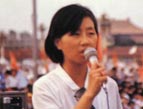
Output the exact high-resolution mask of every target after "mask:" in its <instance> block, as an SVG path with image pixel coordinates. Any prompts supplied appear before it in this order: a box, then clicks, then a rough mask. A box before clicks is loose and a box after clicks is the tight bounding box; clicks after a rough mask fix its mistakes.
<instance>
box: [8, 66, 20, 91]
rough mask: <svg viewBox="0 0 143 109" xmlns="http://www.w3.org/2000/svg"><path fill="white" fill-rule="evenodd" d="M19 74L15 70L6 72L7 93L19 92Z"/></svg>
mask: <svg viewBox="0 0 143 109" xmlns="http://www.w3.org/2000/svg"><path fill="white" fill-rule="evenodd" d="M16 75H17V72H16V71H15V70H13V69H12V70H6V72H5V87H6V91H16V90H18V80H17V78H16Z"/></svg>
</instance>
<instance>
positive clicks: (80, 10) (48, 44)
mask: <svg viewBox="0 0 143 109" xmlns="http://www.w3.org/2000/svg"><path fill="white" fill-rule="evenodd" d="M85 17H90V18H91V20H92V21H93V23H94V28H95V31H96V33H97V35H98V25H97V20H96V18H95V16H94V14H93V13H92V12H91V11H90V10H89V9H88V8H86V7H84V6H81V5H79V4H72V5H68V6H65V7H63V8H61V9H60V10H58V11H57V12H56V14H55V15H54V17H53V19H52V21H51V25H50V28H49V33H48V35H47V38H46V40H45V51H46V54H47V55H48V57H49V58H50V59H51V60H52V61H53V62H55V63H60V64H62V63H63V61H64V56H63V53H62V51H61V50H59V49H57V47H56V45H55V40H56V39H59V38H61V37H62V36H63V35H64V34H66V33H68V32H70V33H75V32H76V31H77V30H78V29H79V27H80V25H81V22H82V20H83V18H85Z"/></svg>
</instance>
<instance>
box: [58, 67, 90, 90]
mask: <svg viewBox="0 0 143 109" xmlns="http://www.w3.org/2000/svg"><path fill="white" fill-rule="evenodd" d="M56 70H57V71H56V74H57V75H58V76H59V77H60V78H61V79H62V80H63V81H64V82H65V83H66V85H68V86H69V87H70V88H71V89H72V90H74V91H77V90H79V89H80V87H79V86H78V85H77V84H76V83H75V82H74V81H73V80H72V79H71V77H70V76H69V75H68V74H67V73H66V71H65V70H64V69H63V68H62V67H61V65H58V67H57V69H56ZM87 85H88V73H87V76H86V80H85V88H87Z"/></svg>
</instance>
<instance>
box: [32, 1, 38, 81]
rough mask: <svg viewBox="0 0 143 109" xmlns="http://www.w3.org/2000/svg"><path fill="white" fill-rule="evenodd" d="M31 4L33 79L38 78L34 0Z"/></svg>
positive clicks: (35, 8)
mask: <svg viewBox="0 0 143 109" xmlns="http://www.w3.org/2000/svg"><path fill="white" fill-rule="evenodd" d="M32 4H33V6H32V7H33V13H32V22H33V60H34V63H35V65H34V73H35V79H36V78H37V76H38V72H37V59H38V40H37V7H36V6H37V4H36V0H33V1H32Z"/></svg>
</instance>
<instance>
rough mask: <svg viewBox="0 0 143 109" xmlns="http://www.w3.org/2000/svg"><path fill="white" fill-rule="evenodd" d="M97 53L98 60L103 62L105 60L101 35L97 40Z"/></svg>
mask: <svg viewBox="0 0 143 109" xmlns="http://www.w3.org/2000/svg"><path fill="white" fill-rule="evenodd" d="M97 53H98V60H99V62H101V61H102V60H103V50H102V38H101V36H100V35H99V36H98V38H97Z"/></svg>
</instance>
